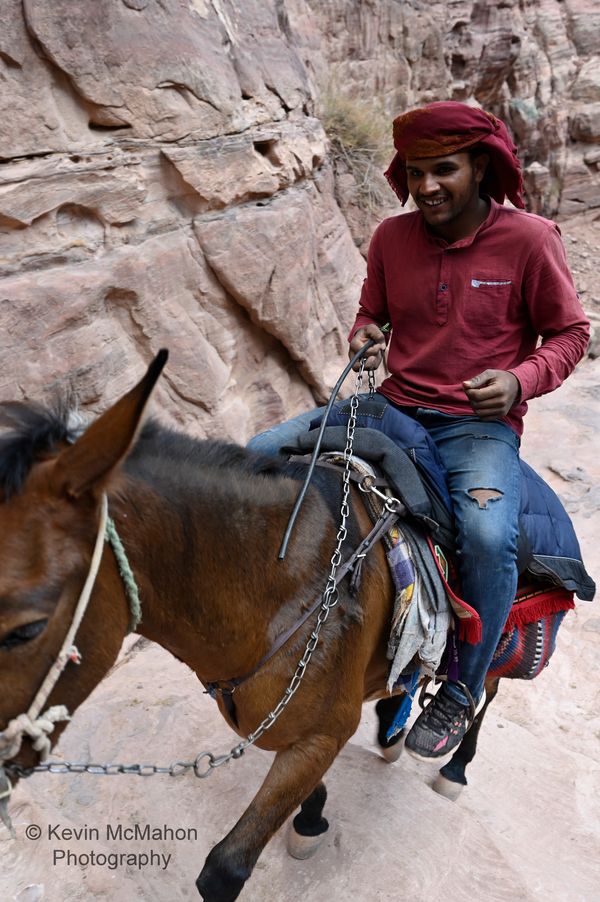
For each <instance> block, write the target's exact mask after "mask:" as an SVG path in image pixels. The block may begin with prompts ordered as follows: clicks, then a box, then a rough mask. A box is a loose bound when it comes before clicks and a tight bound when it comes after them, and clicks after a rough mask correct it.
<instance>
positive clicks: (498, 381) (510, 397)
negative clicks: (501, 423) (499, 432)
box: [463, 370, 521, 420]
mask: <svg viewBox="0 0 600 902" xmlns="http://www.w3.org/2000/svg"><path fill="white" fill-rule="evenodd" d="M463 388H464V390H465V394H466V396H467V398H468V399H469V403H470V404H471V407H472V408H473V410H474V411H475V413H476V414H477V416H478V417H479V419H480V420H496V419H498V417H503V416H506V414H507V413H508V411H509V410H510V408H511V407H512V406H513V404H514V403H515V401H516V400H517V398H518V397H519V394H520V391H521V386H520V385H519V380H518V379H517V377H516V376H513V374H512V373H509V372H507V371H506V370H484V371H483V373H480V374H479V375H478V376H474V377H473V378H472V379H468V380H467V381H466V382H463Z"/></svg>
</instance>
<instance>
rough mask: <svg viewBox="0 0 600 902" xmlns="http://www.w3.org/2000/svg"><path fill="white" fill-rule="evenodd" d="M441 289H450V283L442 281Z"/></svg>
mask: <svg viewBox="0 0 600 902" xmlns="http://www.w3.org/2000/svg"><path fill="white" fill-rule="evenodd" d="M440 291H448V285H447V283H446V282H442V284H441V285H440Z"/></svg>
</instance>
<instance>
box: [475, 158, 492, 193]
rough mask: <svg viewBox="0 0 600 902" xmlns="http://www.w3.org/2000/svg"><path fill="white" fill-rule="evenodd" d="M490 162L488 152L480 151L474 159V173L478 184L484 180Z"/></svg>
mask: <svg viewBox="0 0 600 902" xmlns="http://www.w3.org/2000/svg"><path fill="white" fill-rule="evenodd" d="M489 162H490V155H489V154H488V153H480V154H478V155H477V156H476V157H475V158H474V160H473V173H474V175H475V181H476V182H477V184H478V185H479V184H480V183H481V182H482V181H483V177H484V175H485V171H486V169H487V167H488V164H489Z"/></svg>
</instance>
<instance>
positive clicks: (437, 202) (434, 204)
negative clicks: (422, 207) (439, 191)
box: [423, 197, 446, 207]
mask: <svg viewBox="0 0 600 902" xmlns="http://www.w3.org/2000/svg"><path fill="white" fill-rule="evenodd" d="M445 202H446V198H445V197H438V198H436V199H435V200H425V199H423V203H424V204H426V205H427V206H428V207H439V205H440V204H443V203H445Z"/></svg>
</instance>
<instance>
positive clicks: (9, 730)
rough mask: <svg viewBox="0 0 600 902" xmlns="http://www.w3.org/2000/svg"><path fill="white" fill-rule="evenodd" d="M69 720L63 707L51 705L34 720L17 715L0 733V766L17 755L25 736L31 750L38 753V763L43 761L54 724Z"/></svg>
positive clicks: (47, 750)
mask: <svg viewBox="0 0 600 902" xmlns="http://www.w3.org/2000/svg"><path fill="white" fill-rule="evenodd" d="M70 719H71V715H70V714H69V711H68V709H67V708H66V707H65V706H64V705H53V706H52V707H51V708H48V710H47V711H45V712H44V713H43V714H40V715H39V717H36V719H35V720H32V719H31V718H30V716H29V714H19V716H18V717H15V718H14V719H13V720H11V721H10V723H9V724H8V726H7V727H6V729H5V730H3V731H2V733H0V764H1V763H2V762H3V761H10V759H11V758H14V757H15V755H17V754H18V752H19V749H20V748H21V745H22V743H23V736H25V735H26V736H29V738H30V739H31V740H32V744H33V748H34V749H35V751H36V752H39V755H40V761H45V760H46V758H47V757H48V754H49V752H50V748H51V745H50V739H49V735H50V733H52V731H53V730H54V726H55V724H57V723H58V722H59V721H61V720H70Z"/></svg>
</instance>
